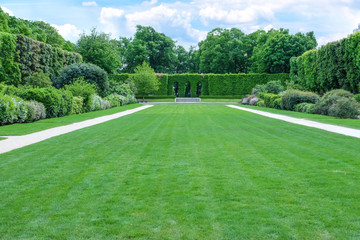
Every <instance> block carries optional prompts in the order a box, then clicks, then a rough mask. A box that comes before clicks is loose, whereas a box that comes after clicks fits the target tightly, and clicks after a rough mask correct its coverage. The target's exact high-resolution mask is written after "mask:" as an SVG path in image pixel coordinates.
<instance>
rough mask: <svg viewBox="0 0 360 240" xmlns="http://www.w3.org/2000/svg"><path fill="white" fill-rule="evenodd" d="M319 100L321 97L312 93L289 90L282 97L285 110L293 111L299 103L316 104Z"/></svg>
mask: <svg viewBox="0 0 360 240" xmlns="http://www.w3.org/2000/svg"><path fill="white" fill-rule="evenodd" d="M318 100H319V96H318V95H317V94H315V93H312V92H302V91H299V90H287V91H286V92H285V94H284V95H283V97H282V107H283V109H285V110H290V111H293V110H294V107H295V105H297V104H299V103H316V102H317V101H318Z"/></svg>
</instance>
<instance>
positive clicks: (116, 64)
mask: <svg viewBox="0 0 360 240" xmlns="http://www.w3.org/2000/svg"><path fill="white" fill-rule="evenodd" d="M116 43H117V42H116V40H110V35H109V34H105V33H98V32H97V31H96V29H95V28H93V29H92V30H91V33H90V35H86V34H85V33H83V34H82V35H81V36H80V39H79V40H78V41H77V43H76V51H77V52H78V53H80V54H81V55H82V57H83V59H84V61H85V62H87V63H92V64H95V65H97V66H99V67H101V68H102V69H104V70H105V71H106V72H107V73H116V72H119V71H120V69H121V66H122V63H121V49H120V47H119V45H118V44H116Z"/></svg>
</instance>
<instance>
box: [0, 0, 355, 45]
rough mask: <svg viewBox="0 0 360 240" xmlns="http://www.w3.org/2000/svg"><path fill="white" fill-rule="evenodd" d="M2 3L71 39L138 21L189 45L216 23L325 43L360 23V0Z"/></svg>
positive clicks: (122, 29) (121, 29) (128, 32)
mask: <svg viewBox="0 0 360 240" xmlns="http://www.w3.org/2000/svg"><path fill="white" fill-rule="evenodd" d="M0 6H1V7H2V8H3V10H5V11H6V12H8V13H9V14H11V15H15V16H16V17H20V18H24V19H28V20H42V21H45V22H48V23H50V24H52V25H53V26H54V27H56V28H57V29H58V31H59V33H60V34H61V35H62V36H63V37H64V38H65V39H67V40H70V41H72V42H76V40H77V39H78V37H79V34H80V33H82V32H84V31H85V32H89V31H90V29H91V28H92V27H96V28H97V29H98V30H99V31H101V32H106V33H111V35H112V37H113V38H117V37H119V36H124V37H130V36H133V34H134V32H135V28H136V25H138V24H140V25H144V26H152V27H154V28H155V29H156V30H157V31H159V32H163V33H165V34H166V35H167V36H169V37H171V38H173V39H174V40H176V41H177V42H178V44H180V45H183V46H184V47H186V48H189V46H190V45H196V44H197V43H198V42H199V41H200V40H203V39H204V38H205V37H206V34H207V32H208V31H210V30H212V29H213V28H215V27H222V28H231V27H237V28H239V29H241V30H242V31H243V32H245V33H251V32H253V31H256V30H257V29H265V30H268V29H271V28H276V29H279V28H289V29H290V31H291V32H292V33H296V32H299V31H300V32H308V31H314V32H315V35H316V37H317V39H318V42H319V44H320V45H322V44H325V43H327V42H329V41H334V40H339V39H341V38H343V37H346V36H347V35H348V34H350V33H352V31H353V29H355V28H357V26H358V24H359V23H360V1H358V0H276V1H275V0H221V1H219V0H188V1H172V0H166V1H163V0H147V1H144V0H143V1H139V0H117V1H116V0H97V1H96V0H95V1H92V0H85V1H79V0H71V1H70V0H61V1H51V0H31V1H29V0H1V2H0Z"/></svg>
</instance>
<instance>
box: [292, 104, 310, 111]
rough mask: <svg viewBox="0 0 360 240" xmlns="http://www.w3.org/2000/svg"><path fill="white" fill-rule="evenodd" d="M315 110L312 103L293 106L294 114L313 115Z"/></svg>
mask: <svg viewBox="0 0 360 240" xmlns="http://www.w3.org/2000/svg"><path fill="white" fill-rule="evenodd" d="M314 108H315V104H314V103H299V104H297V105H295V107H294V110H295V111H296V112H303V113H313V112H314Z"/></svg>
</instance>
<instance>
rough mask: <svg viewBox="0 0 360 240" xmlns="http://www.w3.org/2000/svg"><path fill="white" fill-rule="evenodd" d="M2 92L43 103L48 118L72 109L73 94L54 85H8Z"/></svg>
mask: <svg viewBox="0 0 360 240" xmlns="http://www.w3.org/2000/svg"><path fill="white" fill-rule="evenodd" d="M4 93H5V94H8V95H15V96H18V97H20V98H22V99H24V100H28V101H31V100H35V101H37V102H40V103H42V104H44V106H45V108H46V116H47V117H49V118H53V117H62V116H65V115H69V114H70V113H71V110H72V103H73V96H72V94H71V92H69V91H65V90H58V89H56V88H54V87H48V88H31V87H23V88H16V87H13V86H9V87H7V88H6V89H5V91H4Z"/></svg>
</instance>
